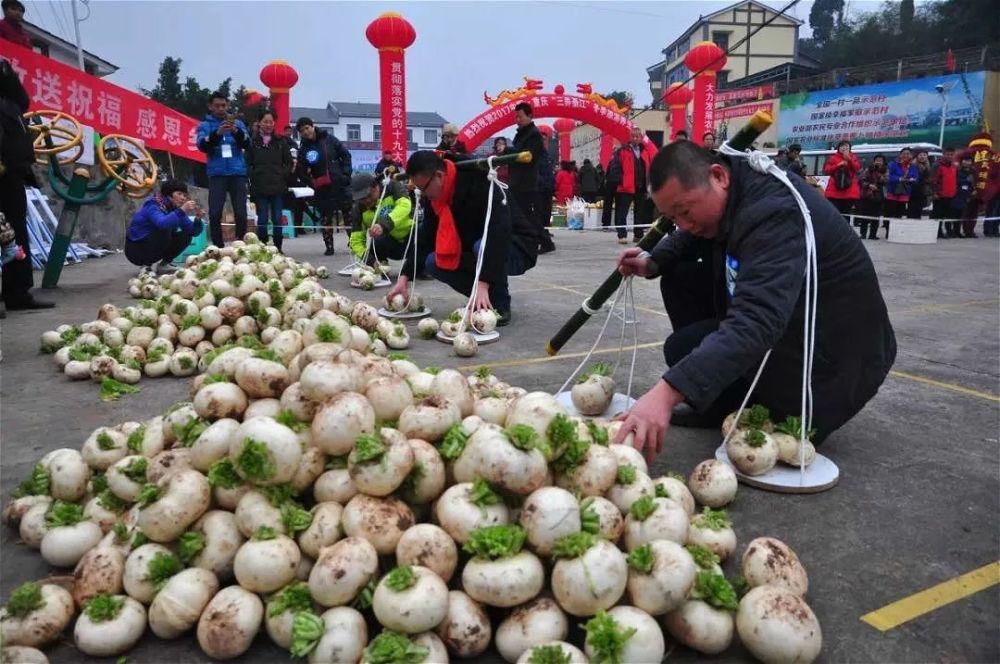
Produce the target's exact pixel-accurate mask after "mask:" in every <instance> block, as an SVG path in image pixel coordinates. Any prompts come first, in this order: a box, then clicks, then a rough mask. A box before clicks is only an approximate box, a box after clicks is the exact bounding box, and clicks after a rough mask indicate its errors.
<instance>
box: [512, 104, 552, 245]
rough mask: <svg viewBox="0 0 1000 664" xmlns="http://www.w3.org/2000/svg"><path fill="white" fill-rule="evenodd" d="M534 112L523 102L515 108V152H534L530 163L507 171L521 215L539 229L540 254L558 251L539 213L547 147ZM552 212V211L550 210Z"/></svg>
mask: <svg viewBox="0 0 1000 664" xmlns="http://www.w3.org/2000/svg"><path fill="white" fill-rule="evenodd" d="M533 115H534V111H533V110H532V109H531V104H529V103H528V102H526V101H522V102H521V103H520V104H518V105H517V106H515V107H514V123H515V124H516V125H517V131H516V132H514V149H513V151H514V152H530V153H531V161H530V162H528V163H527V164H517V163H514V164H511V165H510V166H509V167H508V170H507V172H508V173H509V175H510V181H509V182H508V183H507V184H508V185H510V193H511V196H512V197H513V198H514V204H515V205H517V206H518V207H519V208H520V209H521V214H523V215H524V216H525V218H526V219H528V220H531V221H534V222H535V225H536V226H537V228H538V233H537V234H538V238H539V240H540V241H541V248H540V249H539V253H542V254H544V253H548V252H550V251H553V250H555V248H556V245H555V244H553V243H552V238H551V237H550V236H549V234H548V231H547V230H545V227H546V226H547V225H548V222H549V220H548V219H542V218H541V215H540V214H539V209H538V208H539V206H537V205H536V198H537V196H538V193H537V192H538V168H539V164H540V163H541V161H542V157H543V155H544V154H545V146H544V142H543V141H542V132H540V131H538V127H536V126H535V123H534V121H533V120H532V116H533ZM550 210H551V208H550Z"/></svg>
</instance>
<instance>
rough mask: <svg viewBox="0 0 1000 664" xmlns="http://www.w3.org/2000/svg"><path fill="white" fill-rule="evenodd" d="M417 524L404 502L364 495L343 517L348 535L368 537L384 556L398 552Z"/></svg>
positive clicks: (353, 502)
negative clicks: (397, 547)
mask: <svg viewBox="0 0 1000 664" xmlns="http://www.w3.org/2000/svg"><path fill="white" fill-rule="evenodd" d="M414 522H415V519H414V516H413V511H412V510H411V509H410V507H409V506H408V505H407V504H406V503H404V502H403V501H402V500H400V499H398V498H395V497H393V496H387V497H384V498H376V497H374V496H366V495H365V494H363V493H359V494H358V495H356V496H354V497H353V498H351V501H350V502H349V503H347V505H345V506H344V513H343V515H342V517H341V523H342V524H343V528H344V532H345V533H346V534H347V535H349V536H351V537H363V538H365V539H366V540H368V541H369V542H371V544H372V546H374V547H375V550H376V551H378V553H379V555H383V556H386V555H389V554H391V553H393V552H394V551H395V550H396V545H397V544H398V543H399V538H400V537H402V536H403V533H404V532H405V531H406V529H407V528H409V527H410V526H412V525H413V524H414Z"/></svg>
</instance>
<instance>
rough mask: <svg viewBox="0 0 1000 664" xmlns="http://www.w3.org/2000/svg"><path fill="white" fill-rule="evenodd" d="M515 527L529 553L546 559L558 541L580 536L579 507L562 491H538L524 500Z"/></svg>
mask: <svg viewBox="0 0 1000 664" xmlns="http://www.w3.org/2000/svg"><path fill="white" fill-rule="evenodd" d="M519 523H520V524H521V527H522V528H524V530H525V533H526V534H527V537H528V544H530V545H531V548H532V550H533V551H534V552H535V553H537V554H538V555H540V556H548V555H551V553H552V550H553V548H554V547H555V545H556V541H557V540H558V539H559V538H561V537H563V536H565V535H572V534H574V533H578V532H580V529H581V508H580V503H579V502H578V501H577V499H576V497H575V496H574V495H573V494H571V493H570V492H569V491H566V490H565V489H560V488H558V487H554V486H547V487H542V488H540V489H536V490H535V491H533V492H532V493H531V495H529V496H528V497H527V499H525V501H524V505H522V506H521V518H520V520H519Z"/></svg>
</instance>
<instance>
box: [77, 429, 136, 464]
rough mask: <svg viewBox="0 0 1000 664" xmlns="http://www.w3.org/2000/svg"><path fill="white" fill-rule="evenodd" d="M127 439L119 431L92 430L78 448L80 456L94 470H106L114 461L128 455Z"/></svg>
mask: <svg viewBox="0 0 1000 664" xmlns="http://www.w3.org/2000/svg"><path fill="white" fill-rule="evenodd" d="M127 442H128V437H127V436H126V435H125V434H123V433H122V432H121V431H115V430H114V429H108V428H105V427H101V428H100V429H96V430H94V432H93V433H91V434H90V435H89V436H88V437H87V440H85V441H84V443H83V446H82V447H81V448H80V454H81V455H82V456H83V460H84V461H85V462H86V463H87V465H88V466H90V467H91V468H93V469H94V470H101V471H104V470H107V469H108V467H109V466H110V465H111V464H113V463H114V462H115V461H118V460H119V459H121V458H122V457H124V456H125V455H126V454H128V447H127V446H126V443H127Z"/></svg>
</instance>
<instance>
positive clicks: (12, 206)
mask: <svg viewBox="0 0 1000 664" xmlns="http://www.w3.org/2000/svg"><path fill="white" fill-rule="evenodd" d="M0 211H2V212H3V213H4V216H5V217H7V221H8V222H9V223H10V225H11V228H13V229H14V238H15V241H16V242H17V243H18V244H19V245H20V246H21V248H22V249H24V258H23V259H21V260H15V261H11V262H10V263H7V264H6V265H4V266H3V299H4V302H7V303H12V302H20V301H24V300H27V299H28V298H29V297H31V296H30V295H29V294H28V291H30V290H31V287H32V286H34V279H33V276H32V273H31V246H30V241H29V237H28V195H27V192H25V190H24V178H23V177H18V176H17V175H15V174H12V173H6V174H5V175H4V176H3V177H0Z"/></svg>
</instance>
